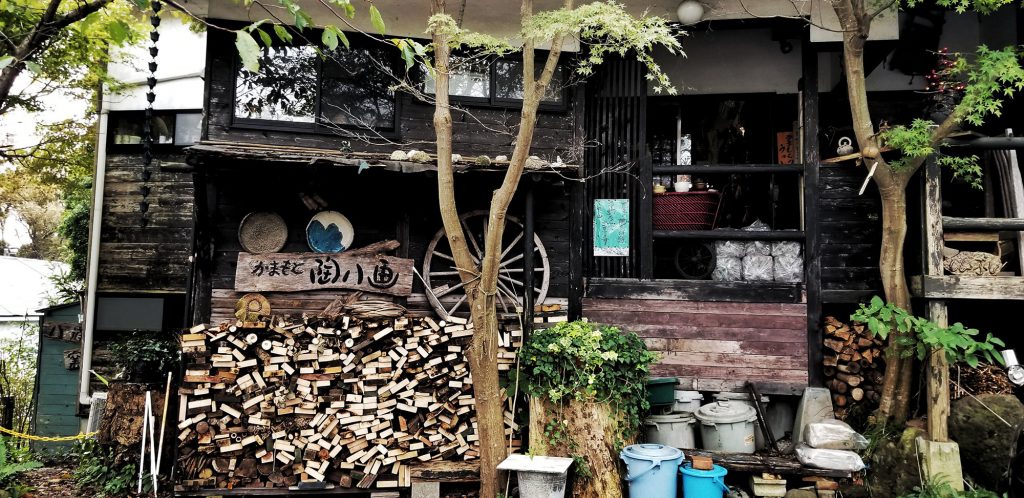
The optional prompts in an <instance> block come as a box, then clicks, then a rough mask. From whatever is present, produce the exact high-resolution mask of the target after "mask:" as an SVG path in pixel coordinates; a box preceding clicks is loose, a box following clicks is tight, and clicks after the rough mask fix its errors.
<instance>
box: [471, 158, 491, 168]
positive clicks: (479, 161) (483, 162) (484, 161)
mask: <svg viewBox="0 0 1024 498" xmlns="http://www.w3.org/2000/svg"><path fill="white" fill-rule="evenodd" d="M473 162H475V163H476V165H477V166H490V165H491V158H489V157H487V156H476V159H475V160H474V161H473Z"/></svg>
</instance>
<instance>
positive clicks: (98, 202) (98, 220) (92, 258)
mask: <svg viewBox="0 0 1024 498" xmlns="http://www.w3.org/2000/svg"><path fill="white" fill-rule="evenodd" d="M99 117H100V122H99V126H98V130H97V133H96V135H97V137H96V175H95V176H94V179H93V185H92V221H91V222H90V223H89V262H88V276H87V277H86V290H85V310H83V311H85V327H84V330H83V331H82V368H81V370H80V373H81V378H80V379H79V381H80V383H79V387H78V402H79V403H80V404H83V405H88V404H90V403H92V397H91V396H90V395H89V381H90V379H91V375H92V373H91V372H90V370H92V343H93V337H94V336H95V335H96V285H97V282H96V281H97V280H99V275H100V228H101V227H102V225H103V190H104V180H105V177H106V175H107V118H108V114H107V110H106V109H101V110H100V116H99Z"/></svg>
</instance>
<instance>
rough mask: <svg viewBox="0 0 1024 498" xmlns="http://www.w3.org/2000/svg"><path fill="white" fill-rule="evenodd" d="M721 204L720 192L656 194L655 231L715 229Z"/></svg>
mask: <svg viewBox="0 0 1024 498" xmlns="http://www.w3.org/2000/svg"><path fill="white" fill-rule="evenodd" d="M721 203H722V195H721V194H720V193H718V192H665V193H663V194H654V229H655V230H711V229H714V228H715V219H716V218H717V217H718V207H719V206H720V205H721Z"/></svg>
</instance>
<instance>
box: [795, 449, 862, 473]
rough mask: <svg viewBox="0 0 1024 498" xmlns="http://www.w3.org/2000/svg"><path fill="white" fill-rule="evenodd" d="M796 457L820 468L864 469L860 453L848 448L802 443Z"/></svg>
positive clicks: (808, 464)
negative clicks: (823, 447) (830, 447)
mask: <svg viewBox="0 0 1024 498" xmlns="http://www.w3.org/2000/svg"><path fill="white" fill-rule="evenodd" d="M796 458H797V459H798V460H800V463H802V464H804V465H806V466H808V467H814V468H818V469H828V470H843V471H847V472H860V471H861V470H864V460H861V458H860V455H858V454H856V453H854V452H852V451H847V450H821V449H817V448H811V447H810V446H807V445H805V444H802V443H801V444H800V445H799V446H797V447H796Z"/></svg>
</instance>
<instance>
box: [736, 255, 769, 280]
mask: <svg viewBox="0 0 1024 498" xmlns="http://www.w3.org/2000/svg"><path fill="white" fill-rule="evenodd" d="M774 266H775V265H774V262H773V261H772V257H771V256H747V257H745V258H743V280H749V281H752V282H771V281H772V280H773V279H774V278H775V271H774V270H773V268H774Z"/></svg>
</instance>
